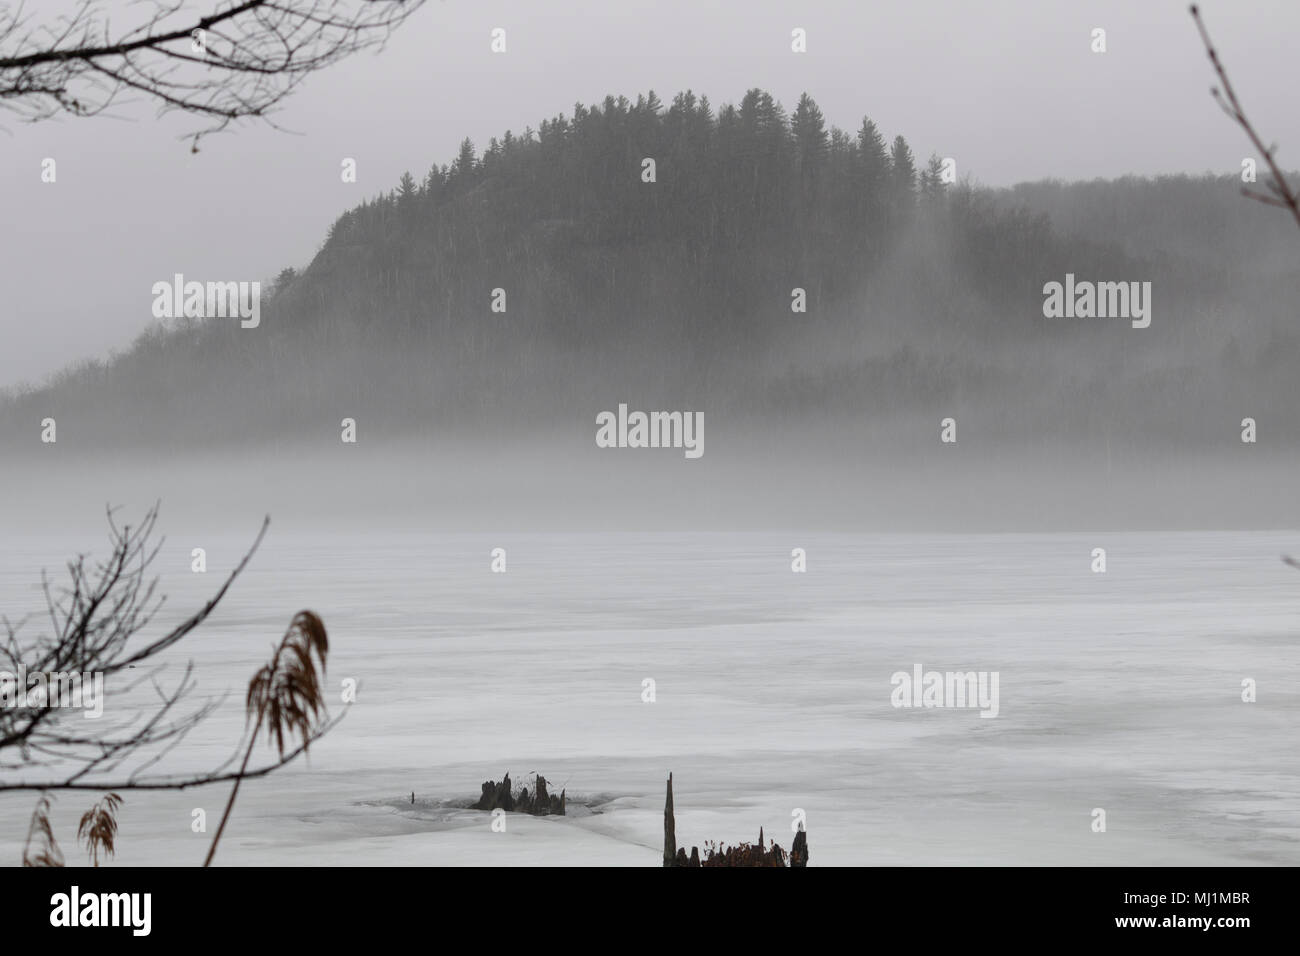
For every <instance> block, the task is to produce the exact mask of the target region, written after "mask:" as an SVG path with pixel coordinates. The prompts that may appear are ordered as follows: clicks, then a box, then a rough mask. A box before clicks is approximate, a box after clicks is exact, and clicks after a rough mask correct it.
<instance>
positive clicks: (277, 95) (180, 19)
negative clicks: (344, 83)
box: [0, 0, 423, 149]
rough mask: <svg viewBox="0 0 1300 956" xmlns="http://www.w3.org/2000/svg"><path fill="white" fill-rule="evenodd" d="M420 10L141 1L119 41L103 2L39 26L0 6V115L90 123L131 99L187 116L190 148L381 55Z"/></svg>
mask: <svg viewBox="0 0 1300 956" xmlns="http://www.w3.org/2000/svg"><path fill="white" fill-rule="evenodd" d="M422 3H423V0H225V2H220V0H208V2H207V3H205V4H203V5H201V6H202V7H203V8H205V9H192V8H193V7H194V6H196V5H195V4H193V3H191V2H189V0H145V2H143V3H140V4H133V6H140V7H144V8H145V9H144V12H143V13H142V14H141V15H140V16H139V17H138V18H137V19H136V20H135V22H134V24H133V25H130V26H127V27H126V28H124V29H122V30H118V29H116V27H115V24H114V23H113V22H111V18H110V17H109V15H108V13H107V12H105V10H104V4H103V3H102V0H77V2H76V3H75V5H74V6H73V7H72V8H71V12H69V13H66V14H64V15H62V16H58V17H54V18H52V19H49V20H40V19H38V18H36V16H35V15H33V14H30V13H29V12H28V9H27V6H26V4H25V3H23V2H19V3H17V4H11V3H0V107H4V108H7V109H9V110H10V111H12V112H14V113H16V114H17V115H18V116H19V117H21V118H22V119H25V120H30V121H38V120H43V119H48V118H50V117H52V116H55V115H58V114H68V115H72V116H93V115H95V114H98V113H103V112H104V111H105V110H107V109H109V107H110V106H113V105H114V104H116V103H118V102H121V101H122V100H123V99H124V97H127V96H129V95H130V94H133V93H135V94H140V95H141V96H143V97H144V98H146V99H148V100H150V101H152V102H154V103H155V104H156V105H157V106H158V108H159V111H160V112H168V111H172V110H178V111H182V112H185V113H191V114H196V115H199V116H202V117H204V118H205V119H206V120H207V125H206V126H204V127H203V128H202V129H200V130H198V131H197V132H195V133H194V148H195V149H197V148H198V141H199V139H200V138H201V137H202V136H204V135H206V134H208V133H212V132H217V131H219V130H222V129H225V128H226V127H227V126H229V125H230V124H231V123H233V122H236V121H239V120H243V119H249V118H260V119H266V117H267V116H268V115H269V114H270V113H271V112H273V111H274V110H275V108H276V107H277V106H278V105H279V104H280V103H281V101H282V100H283V99H284V98H285V97H286V96H288V95H289V94H290V93H292V92H293V90H294V89H295V88H296V87H297V86H298V84H299V83H301V82H302V81H303V80H304V79H305V78H306V77H307V76H308V75H309V74H311V73H314V72H316V71H317V70H322V69H324V68H326V67H328V66H331V65H332V64H334V63H337V62H338V61H339V60H341V59H343V58H344V57H347V56H349V55H351V54H353V53H356V52H358V51H360V50H364V49H368V48H372V47H377V46H382V45H383V43H384V42H385V41H386V40H387V39H388V36H389V35H390V33H391V32H392V30H393V29H394V28H396V27H397V26H399V25H400V24H401V23H402V22H403V21H404V20H405V19H406V18H407V17H408V16H410V15H411V13H412V12H413V11H414V10H415V9H416V8H418V7H419V6H420V5H421V4H422Z"/></svg>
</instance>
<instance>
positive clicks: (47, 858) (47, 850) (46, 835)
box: [23, 793, 63, 866]
mask: <svg viewBox="0 0 1300 956" xmlns="http://www.w3.org/2000/svg"><path fill="white" fill-rule="evenodd" d="M51 800H52V798H51V797H50V795H49V794H48V793H43V794H41V798H40V799H39V800H37V801H36V809H35V810H34V811H32V822H31V825H30V826H29V827H28V828H27V842H26V843H24V844H23V866H63V854H62V853H61V852H60V851H59V845H58V843H56V842H55V840H54V828H53V827H52V826H50V803H51ZM33 838H35V839H36V840H37V841H38V844H39V845H38V849H37V850H36V852H35V853H33V852H32V840H33Z"/></svg>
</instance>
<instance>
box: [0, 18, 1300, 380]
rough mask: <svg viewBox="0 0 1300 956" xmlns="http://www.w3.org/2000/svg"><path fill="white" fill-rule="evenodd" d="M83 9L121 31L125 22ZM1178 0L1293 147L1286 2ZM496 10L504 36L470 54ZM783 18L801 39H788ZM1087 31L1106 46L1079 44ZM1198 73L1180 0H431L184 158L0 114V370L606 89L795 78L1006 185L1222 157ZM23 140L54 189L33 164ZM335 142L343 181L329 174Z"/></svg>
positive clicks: (854, 113) (166, 144)
mask: <svg viewBox="0 0 1300 956" xmlns="http://www.w3.org/2000/svg"><path fill="white" fill-rule="evenodd" d="M65 5H66V4H63V3H62V2H53V0H52V2H51V3H50V4H49V6H50V7H51V8H53V9H55V10H58V9H61V8H62V7H63V6H65ZM44 6H45V4H44V3H42V4H35V5H30V6H29V10H30V11H33V12H36V11H40V10H41V9H42V8H43V7H44ZM200 6H202V7H205V8H206V7H208V6H209V4H207V3H202V4H200ZM105 7H106V8H107V9H109V10H111V11H113V22H115V23H117V24H119V25H120V26H121V27H125V26H127V25H128V23H134V22H135V20H134V17H136V16H138V13H137V14H134V15H133V14H132V12H131V11H132V9H133V6H132V5H131V4H129V3H127V2H125V0H122V2H118V0H114V2H109V3H106V4H105ZM1201 7H1202V10H1203V13H1204V15H1205V17H1206V19H1207V21H1208V24H1209V27H1210V30H1211V34H1212V36H1213V37H1214V39H1215V42H1216V44H1217V45H1218V46H1219V48H1220V50H1221V52H1222V54H1223V56H1224V58H1225V60H1226V62H1227V64H1228V68H1229V71H1230V74H1231V76H1232V78H1233V81H1234V83H1235V85H1236V87H1237V90H1238V92H1239V94H1240V95H1241V96H1242V98H1243V100H1244V102H1245V104H1246V107H1247V110H1248V113H1249V115H1250V116H1251V118H1252V120H1253V121H1254V122H1255V123H1256V124H1257V125H1258V126H1259V127H1260V128H1261V129H1262V130H1263V131H1264V133H1265V135H1266V136H1268V137H1271V138H1272V139H1273V140H1275V141H1277V142H1278V143H1280V144H1282V147H1283V148H1282V151H1281V153H1280V156H1281V158H1282V160H1283V161H1284V164H1285V165H1287V166H1289V167H1296V166H1300V161H1298V160H1297V157H1300V128H1298V126H1300V122H1298V121H1297V115H1296V110H1295V94H1294V90H1295V89H1296V88H1297V87H1298V86H1300V82H1298V81H1300V64H1298V63H1297V58H1296V56H1295V52H1294V49H1295V41H1294V37H1295V36H1296V34H1297V28H1298V27H1300V4H1298V3H1296V2H1295V0H1231V2H1228V0H1208V2H1205V3H1202V4H1201ZM136 9H138V8H136ZM498 26H500V27H504V28H506V30H507V31H508V45H509V49H508V52H507V53H506V54H505V55H494V54H492V53H491V52H490V51H489V31H490V30H491V29H492V28H493V27H498ZM794 27H803V28H804V29H806V30H807V31H808V52H807V53H806V54H804V55H797V54H793V53H791V52H790V31H791V29H793V28H794ZM1094 27H1102V28H1104V29H1105V30H1106V32H1107V46H1108V51H1107V52H1106V53H1104V54H1094V53H1092V52H1091V51H1090V49H1089V45H1090V33H1091V31H1092V29H1093V28H1094ZM1212 82H1213V77H1212V73H1211V70H1210V65H1209V63H1208V61H1207V60H1206V58H1205V55H1204V52H1203V50H1202V48H1201V45H1200V41H1199V39H1198V38H1197V35H1196V31H1195V27H1194V25H1193V23H1192V21H1191V18H1190V16H1189V15H1188V13H1187V4H1186V2H1184V0H927V2H916V0H871V2H865V0H842V2H841V0H804V2H773V0H762V2H758V0H745V2H725V3H724V2H710V0H686V2H683V0H618V2H613V3H611V2H609V0H572V2H568V3H554V2H545V0H527V2H524V0H514V2H483V0H476V2H474V3H469V2H437V0H433V2H430V3H429V4H427V5H426V7H425V8H424V9H422V10H420V11H419V12H418V13H417V14H416V15H415V16H414V17H413V18H412V19H411V20H410V21H409V22H408V23H407V24H406V25H405V26H404V27H403V28H402V29H401V30H400V31H399V32H398V34H397V35H396V36H395V37H394V39H393V40H392V41H391V43H390V44H389V46H388V47H387V48H386V49H385V50H384V51H382V52H380V53H379V54H377V55H370V54H363V55H361V56H359V57H356V58H354V59H351V60H349V61H347V62H345V63H343V64H342V65H340V66H337V67H335V68H333V69H332V70H330V71H329V72H327V73H322V74H319V75H317V76H315V77H312V78H309V79H308V81H307V83H306V86H305V87H304V88H303V89H302V90H301V91H300V92H299V93H298V94H297V95H295V96H294V97H293V98H291V99H290V100H289V101H288V103H287V104H286V107H285V109H284V111H283V112H281V113H280V114H279V115H278V116H277V118H276V119H277V122H279V123H280V124H281V125H283V126H285V127H287V128H288V129H290V130H292V131H293V132H292V133H284V132H278V131H275V130H271V129H268V128H266V127H264V126H256V125H254V126H246V127H243V128H240V129H238V130H235V131H233V132H228V133H225V134H222V135H219V136H214V137H209V138H208V139H206V140H205V141H204V143H203V145H202V151H201V152H200V153H199V154H197V155H191V153H190V151H189V145H188V143H187V142H186V141H184V140H183V139H181V138H180V137H181V135H182V134H183V133H184V132H186V131H187V130H192V129H194V128H195V124H194V123H193V122H192V121H191V120H189V119H188V118H186V117H178V116H173V117H171V118H168V119H165V120H162V121H159V120H157V119H156V118H155V115H154V111H153V109H152V107H151V106H150V105H148V104H145V103H137V104H135V105H134V106H133V107H120V108H118V109H117V111H116V112H117V114H118V115H120V116H123V117H126V118H124V119H110V118H95V119H88V120H72V119H62V120H58V121H52V122H45V123H41V124H37V125H25V124H21V123H16V122H14V121H13V120H12V119H10V118H8V117H7V116H6V115H5V114H0V211H2V214H3V217H4V222H5V229H4V238H3V239H0V247H2V248H3V251H4V255H3V260H2V264H0V289H3V291H4V293H5V295H4V304H3V313H0V333H2V334H3V338H2V339H0V342H2V345H3V347H0V385H7V384H12V383H15V382H19V381H32V380H39V379H41V378H43V377H44V376H45V375H47V374H48V373H50V372H51V371H53V370H54V369H56V368H59V367H61V366H63V365H66V364H68V363H69V362H71V361H74V360H77V359H81V358H85V357H96V356H104V355H106V354H107V353H108V352H109V350H110V349H114V348H124V347H126V346H127V345H129V344H130V342H131V340H132V338H133V337H134V336H135V335H136V334H138V333H139V332H140V331H141V330H142V329H143V328H145V327H146V326H147V325H148V324H150V322H151V321H153V320H152V317H151V314H150V306H151V304H152V295H151V293H150V287H151V286H152V285H153V283H154V282H156V281H159V280H162V279H168V278H170V277H171V276H172V275H173V274H174V273H176V272H181V273H184V274H185V275H186V276H187V277H190V278H198V279H203V280H207V279H221V280H240V279H244V280H251V279H260V278H269V277H270V276H272V275H274V274H275V273H276V272H277V271H278V270H279V269H280V268H281V267H283V266H286V265H293V266H304V265H306V264H307V262H309V261H310V259H311V257H312V255H313V254H314V252H315V250H316V249H317V247H318V245H319V243H320V242H321V241H322V239H323V238H324V235H325V230H326V228H327V227H328V225H329V223H330V222H331V221H332V220H333V219H334V218H336V217H337V215H338V214H339V213H340V212H342V211H344V210H345V209H347V208H349V207H350V206H352V205H354V204H356V203H357V202H358V201H360V200H361V199H362V198H363V197H367V196H372V195H374V194H375V193H377V192H380V191H387V190H388V189H390V188H392V187H393V186H394V185H395V183H396V181H397V178H398V177H399V176H400V175H401V173H402V172H403V170H407V169H409V170H411V172H412V173H413V174H415V175H416V176H417V177H419V176H420V175H423V173H424V172H425V171H426V170H427V169H428V167H429V166H430V165H431V164H432V163H434V162H438V163H443V162H448V161H450V160H451V158H452V157H453V155H454V153H455V151H456V148H457V145H458V143H459V141H460V140H461V139H462V138H463V137H465V136H469V137H471V138H472V139H473V140H474V141H475V143H476V144H478V145H479V146H482V145H483V144H486V142H487V140H488V138H489V137H490V136H492V135H499V134H500V133H502V132H503V131H504V130H506V129H507V128H511V129H514V130H515V131H516V132H518V131H521V130H522V129H523V128H524V127H525V126H528V125H532V126H534V127H536V126H537V124H538V121H539V120H540V119H542V118H543V117H549V116H553V115H554V114H556V113H558V112H564V113H565V114H566V115H568V114H571V112H572V107H573V104H574V102H575V101H578V100H581V101H583V102H591V101H593V100H597V99H600V98H602V97H603V96H604V94H606V93H609V92H612V93H615V94H619V93H622V94H626V95H628V96H634V95H635V94H636V93H637V92H643V91H645V90H648V89H654V90H655V91H656V92H657V93H658V94H659V96H660V97H661V98H662V99H663V100H664V101H668V100H669V99H670V98H671V96H672V94H673V93H675V92H676V91H678V90H681V89H686V88H688V87H689V88H691V89H694V90H695V91H696V92H697V93H704V94H707V95H708V96H709V97H710V99H711V100H712V101H713V103H714V104H715V106H716V105H719V104H721V103H723V102H737V101H739V99H740V97H741V95H742V94H743V92H744V91H745V89H747V88H749V87H752V86H761V87H764V88H766V89H768V90H770V91H771V92H772V93H773V94H774V95H775V96H777V98H778V99H780V100H781V101H782V102H783V103H784V104H785V105H786V106H787V107H788V108H789V107H792V106H793V105H794V102H795V100H796V99H797V98H798V96H799V93H800V92H802V91H805V90H806V91H808V92H809V93H810V94H811V95H812V96H813V97H814V98H815V99H816V100H817V101H818V103H819V104H820V105H821V107H822V110H823V112H824V113H825V115H826V117H827V120H828V122H830V123H834V124H836V125H838V126H841V127H843V128H845V129H848V130H854V129H856V127H857V126H858V124H859V123H860V122H861V119H862V117H863V115H864V114H865V115H869V116H870V117H871V118H872V119H874V120H875V121H876V123H877V125H878V126H880V127H881V129H882V131H884V132H885V133H886V135H888V136H890V137H892V136H893V135H894V134H896V133H902V134H903V135H904V136H906V137H907V139H908V141H909V142H910V143H911V145H912V148H913V150H914V151H915V152H916V153H917V154H918V155H920V156H922V157H924V156H928V155H929V154H930V153H931V152H938V153H939V154H940V155H943V156H952V157H954V158H955V159H956V160H957V164H958V165H957V168H958V174H959V175H960V176H965V175H970V176H972V177H973V178H974V179H975V180H977V181H979V182H982V183H986V184H990V185H1004V184H1010V183H1014V182H1018V181H1022V180H1026V179H1039V178H1043V177H1049V176H1050V177H1057V178H1064V179H1079V178H1092V177H1097V176H1102V177H1112V176H1118V175H1122V174H1124V173H1142V174H1155V173H1161V172H1204V171H1207V170H1213V171H1217V172H1232V171H1236V170H1238V169H1239V168H1240V163H1241V159H1242V158H1243V157H1244V156H1247V155H1249V154H1250V153H1249V150H1248V149H1247V143H1246V141H1245V138H1244V136H1243V135H1242V134H1241V133H1240V131H1238V130H1237V129H1235V128H1234V127H1233V126H1232V124H1231V123H1230V122H1229V121H1228V120H1227V118H1226V117H1224V116H1223V115H1222V114H1221V113H1219V111H1218V108H1217V107H1216V106H1215V105H1214V103H1213V102H1212V101H1211V99H1210V97H1209V94H1208V90H1209V87H1210V85H1211V84H1212ZM44 157H53V158H54V159H55V160H56V161H57V163H58V182H57V183H55V184H52V185H50V184H43V183H42V182H41V181H40V171H41V161H42V159H43V158H44ZM343 157H355V158H356V160H357V162H358V180H359V181H358V182H357V183H356V184H345V183H342V182H341V181H340V177H339V168H340V167H339V164H340V161H341V160H342V159H343ZM1243 201H1245V200H1243Z"/></svg>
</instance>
